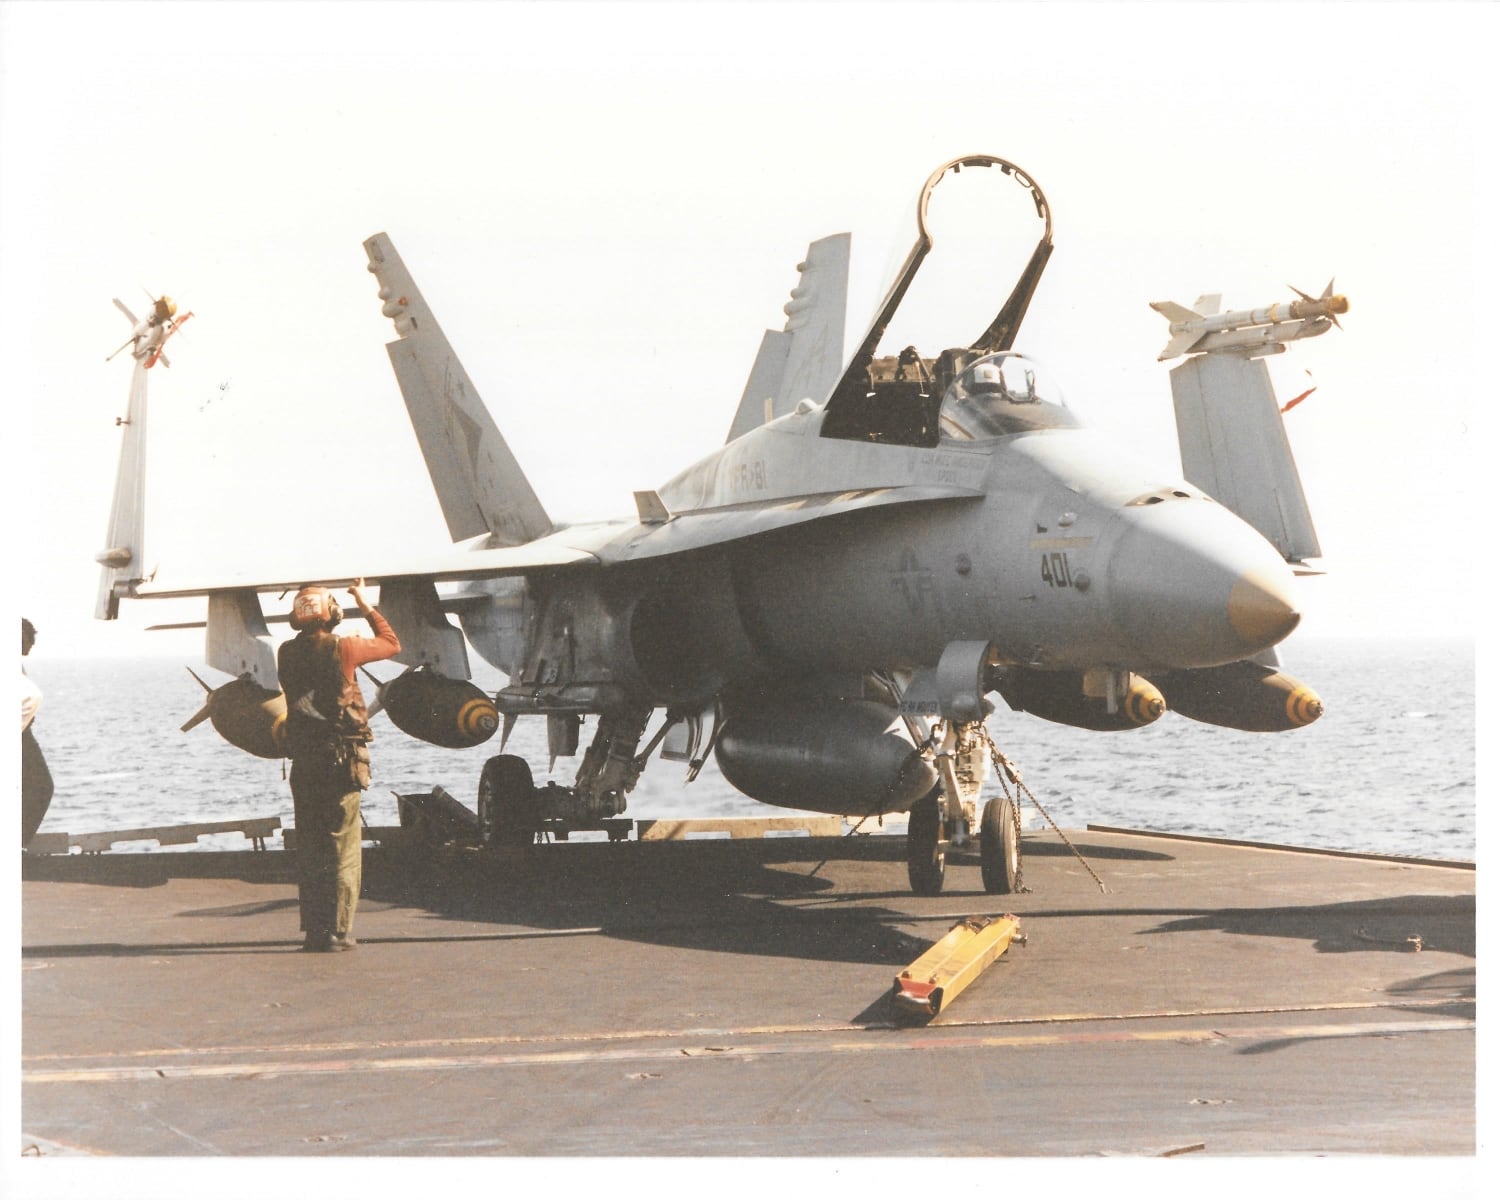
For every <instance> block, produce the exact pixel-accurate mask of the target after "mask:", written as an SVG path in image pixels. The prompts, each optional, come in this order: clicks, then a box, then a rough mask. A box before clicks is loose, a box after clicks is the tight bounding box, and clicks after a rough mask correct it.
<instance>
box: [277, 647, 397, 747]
mask: <svg viewBox="0 0 1500 1200" xmlns="http://www.w3.org/2000/svg"><path fill="white" fill-rule="evenodd" d="M276 673H277V675H279V676H280V678H281V690H282V693H283V694H284V695H285V696H286V745H287V750H288V751H289V752H290V754H291V757H292V758H293V760H295V759H296V758H297V757H298V756H299V755H303V754H310V753H316V752H317V751H319V750H327V749H332V748H335V747H337V746H339V745H340V744H348V743H351V742H353V743H359V744H363V743H365V742H368V741H370V739H371V737H372V736H373V735H372V734H371V733H370V716H369V713H368V712H367V711H366V709H365V698H364V696H363V694H362V693H361V692H360V690H359V684H358V683H357V682H355V681H354V680H351V679H346V678H345V677H344V664H343V660H342V658H341V657H340V656H339V639H338V638H337V637H336V636H334V635H333V634H331V633H329V632H327V631H326V630H321V629H319V630H311V629H309V630H304V631H303V632H302V633H299V634H298V635H297V636H296V637H295V638H293V639H292V640H291V641H289V642H286V643H284V644H283V645H282V646H281V648H280V650H279V651H278V652H277V655H276Z"/></svg>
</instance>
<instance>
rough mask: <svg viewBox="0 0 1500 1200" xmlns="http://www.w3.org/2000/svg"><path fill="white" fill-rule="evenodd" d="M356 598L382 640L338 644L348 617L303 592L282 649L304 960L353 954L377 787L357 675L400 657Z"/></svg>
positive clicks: (327, 598)
mask: <svg viewBox="0 0 1500 1200" xmlns="http://www.w3.org/2000/svg"><path fill="white" fill-rule="evenodd" d="M349 595H350V596H351V597H352V598H353V600H354V603H355V604H356V605H358V606H359V611H360V613H361V614H362V615H363V616H364V618H365V619H366V620H367V621H369V623H370V628H371V629H372V630H373V631H374V633H375V636H374V637H339V636H337V635H336V634H334V633H333V628H334V626H335V625H337V624H338V623H339V621H340V620H342V619H343V615H344V614H343V610H342V609H341V608H340V607H339V605H338V603H337V602H336V601H335V600H334V598H333V596H332V594H331V593H330V592H329V591H328V589H327V588H322V587H305V588H303V589H302V590H301V591H299V592H298V593H297V595H296V598H295V599H294V600H293V601H292V614H291V618H290V620H291V626H292V628H293V629H295V630H297V636H296V637H295V638H293V639H292V640H291V641H289V642H284V643H283V644H282V646H281V648H280V650H279V651H278V652H277V656H276V668H277V673H278V674H279V675H280V677H281V690H282V692H283V693H284V694H285V696H286V745H287V751H288V754H289V756H290V757H291V760H292V774H291V783H292V805H293V812H294V814H295V819H296V827H297V896H298V899H299V901H300V905H301V909H302V929H303V931H304V932H305V933H306V935H307V936H306V940H305V941H304V942H303V943H302V948H303V949H304V950H350V949H353V948H354V946H355V944H356V943H355V940H354V934H353V930H354V910H355V908H356V907H357V906H358V904H359V886H360V867H361V847H360V842H361V828H360V819H359V793H360V792H361V791H362V790H364V789H365V788H367V787H369V786H370V751H369V748H368V746H369V742H370V739H371V736H372V735H371V733H370V723H369V716H368V713H367V712H366V711H365V699H364V695H363V694H362V693H361V692H360V690H359V682H358V680H357V679H356V678H355V674H354V673H355V670H356V668H358V667H360V666H362V665H364V664H365V663H370V662H378V661H379V660H380V659H383V658H390V657H392V656H393V655H395V654H398V653H400V650H401V642H400V639H398V638H397V637H396V634H395V631H394V630H393V629H391V626H390V624H389V622H387V621H386V619H385V618H384V617H383V616H381V615H380V614H379V613H378V612H376V611H375V609H374V608H373V607H371V605H370V603H369V601H368V600H366V599H365V593H364V580H362V579H361V580H358V581H356V582H355V584H354V585H353V586H352V587H351V588H350V589H349Z"/></svg>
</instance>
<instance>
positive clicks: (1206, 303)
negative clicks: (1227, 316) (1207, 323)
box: [1193, 292, 1224, 317]
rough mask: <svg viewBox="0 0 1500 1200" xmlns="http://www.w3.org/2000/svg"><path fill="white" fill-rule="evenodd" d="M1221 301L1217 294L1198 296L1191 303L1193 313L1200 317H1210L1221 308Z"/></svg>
mask: <svg viewBox="0 0 1500 1200" xmlns="http://www.w3.org/2000/svg"><path fill="white" fill-rule="evenodd" d="M1223 299H1224V297H1223V296H1222V295H1220V294H1219V293H1218V292H1210V293H1209V294H1208V295H1206V296H1199V297H1198V298H1197V299H1196V300H1194V301H1193V311H1194V312H1195V313H1196V314H1197V315H1198V316H1200V317H1211V316H1213V315H1214V314H1215V313H1216V312H1218V311H1219V309H1220V308H1221V307H1222V301H1223Z"/></svg>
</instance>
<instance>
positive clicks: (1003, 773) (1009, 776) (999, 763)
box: [975, 721, 1109, 894]
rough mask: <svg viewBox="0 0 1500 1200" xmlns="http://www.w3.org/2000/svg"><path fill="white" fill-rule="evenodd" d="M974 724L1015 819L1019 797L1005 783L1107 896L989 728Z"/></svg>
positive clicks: (1086, 861) (1100, 880)
mask: <svg viewBox="0 0 1500 1200" xmlns="http://www.w3.org/2000/svg"><path fill="white" fill-rule="evenodd" d="M975 724H976V725H977V726H978V727H979V736H980V737H981V738H983V739H984V744H985V745H986V746H988V747H989V750H990V761H992V762H993V763H994V764H995V774H997V775H998V776H999V777H1000V786H1001V788H1002V789H1003V790H1004V792H1005V798H1006V799H1007V800H1010V801H1011V803H1012V804H1014V805H1015V807H1016V819H1017V820H1018V821H1019V820H1020V816H1021V804H1020V799H1019V796H1018V797H1017V798H1015V799H1012V798H1011V794H1010V788H1009V786H1007V781H1008V782H1009V783H1014V784H1015V785H1016V791H1017V792H1018V793H1024V794H1025V796H1026V799H1028V800H1030V801H1031V803H1032V804H1034V805H1036V810H1037V812H1039V813H1041V814H1042V816H1043V817H1045V818H1046V821H1047V824H1048V825H1051V826H1052V828H1053V830H1054V831H1055V832H1056V833H1057V836H1058V837H1060V838H1062V840H1063V845H1065V846H1067V848H1068V849H1069V850H1071V851H1072V852H1073V857H1074V858H1076V859H1077V860H1078V861H1079V862H1080V863H1081V864H1082V865H1083V869H1084V870H1085V871H1087V872H1088V873H1089V877H1090V878H1091V879H1092V880H1093V881H1094V882H1095V883H1097V884H1098V885H1099V890H1100V891H1101V892H1104V893H1106V894H1107V893H1108V892H1109V889H1108V888H1107V887H1105V886H1104V880H1102V879H1100V878H1099V876H1097V875H1095V874H1094V868H1093V867H1091V866H1089V864H1088V860H1087V859H1085V858H1084V857H1083V855H1082V854H1080V853H1079V852H1078V847H1076V846H1075V845H1073V843H1072V842H1070V841H1068V835H1067V834H1065V833H1064V832H1063V831H1062V830H1061V829H1059V828H1058V825H1057V822H1056V821H1054V820H1053V819H1052V814H1051V813H1049V812H1048V811H1047V810H1046V809H1045V808H1043V807H1042V802H1041V801H1040V800H1038V799H1037V798H1036V796H1035V794H1034V793H1033V792H1032V790H1031V789H1030V788H1029V787H1027V786H1026V783H1025V781H1024V780H1023V779H1022V778H1021V772H1020V771H1019V770H1018V769H1017V767H1016V765H1015V763H1013V762H1011V761H1010V759H1009V758H1007V757H1006V756H1005V752H1004V751H1003V750H1001V749H1000V747H999V746H997V745H995V739H994V738H992V737H991V736H990V731H989V727H988V726H987V725H985V724H984V722H982V721H976V722H975ZM1016 883H1017V890H1019V885H1020V879H1019V878H1018V879H1017V880H1016Z"/></svg>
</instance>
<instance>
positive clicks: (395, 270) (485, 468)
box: [365, 233, 552, 546]
mask: <svg viewBox="0 0 1500 1200" xmlns="http://www.w3.org/2000/svg"><path fill="white" fill-rule="evenodd" d="M365 252H366V253H367V254H368V255H369V256H370V265H369V266H370V272H371V273H372V274H373V275H374V276H375V279H376V281H377V282H378V283H379V285H380V299H381V304H382V307H381V311H382V312H383V313H384V314H385V315H386V316H388V317H390V318H391V320H392V321H393V322H394V323H395V326H396V332H397V333H398V334H400V335H401V336H400V338H399V340H397V341H394V342H390V343H388V344H387V346H386V351H387V353H389V355H390V358H391V366H392V367H393V368H394V369H395V372H396V380H397V382H398V383H399V384H400V386H401V395H402V396H403V398H404V399H405V400H406V409H407V412H408V413H410V415H411V423H412V428H413V429H414V430H415V431H416V434H417V441H418V443H419V444H420V445H421V447H422V457H423V458H424V459H425V460H426V461H427V472H428V474H429V475H430V476H431V477H432V486H433V488H434V490H435V491H436V492H437V497H438V503H439V504H440V505H442V509H443V517H444V519H445V520H446V521H447V522H448V532H449V534H450V536H451V537H452V538H453V540H454V541H455V542H458V541H464V540H466V539H468V538H473V537H478V536H481V535H483V534H486V533H487V534H489V535H490V538H491V540H492V543H493V544H494V545H497V546H519V545H523V544H524V543H526V542H530V541H533V540H534V539H536V538H539V537H541V536H542V535H543V534H545V533H549V532H550V531H551V529H552V522H551V521H550V520H548V518H547V514H546V511H545V510H544V509H543V508H542V504H541V501H540V500H538V499H537V496H536V493H535V492H534V491H533V490H532V487H531V484H530V483H529V482H528V481H527V479H526V476H525V474H524V473H523V472H522V470H521V466H520V464H519V463H518V462H517V461H516V458H515V455H513V454H512V453H511V451H510V447H509V446H508V445H506V442H505V439H504V438H503V437H501V436H500V431H499V429H497V428H496V427H495V422H494V420H493V419H492V418H491V417H490V414H489V411H488V410H487V409H486V408H485V406H484V402H483V401H482V400H481V399H480V398H479V393H478V392H476V391H475V389H474V385H473V383H472V382H470V380H469V376H468V374H467V372H465V371H464V368H463V364H462V363H460V362H459V361H458V356H457V355H456V354H454V353H453V348H452V347H451V346H450V345H449V344H448V339H447V338H446V337H444V336H443V331H442V329H440V328H439V327H438V323H437V320H436V318H434V317H433V315H432V310H431V309H430V308H428V307H427V303H426V301H424V300H423V299H422V294H421V292H419V291H418V290H417V285H416V283H415V281H414V280H413V279H412V277H411V273H410V272H409V271H407V269H406V266H405V264H404V263H402V261H401V256H400V255H398V254H397V253H396V249H395V247H394V246H392V245H391V240H390V238H388V237H387V236H386V235H385V234H383V233H377V234H376V235H375V236H374V237H372V238H370V239H369V240H367V241H366V242H365Z"/></svg>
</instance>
